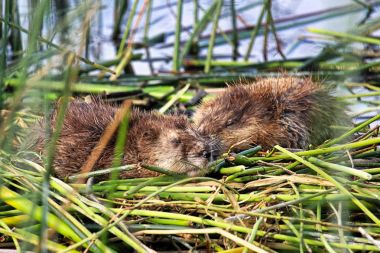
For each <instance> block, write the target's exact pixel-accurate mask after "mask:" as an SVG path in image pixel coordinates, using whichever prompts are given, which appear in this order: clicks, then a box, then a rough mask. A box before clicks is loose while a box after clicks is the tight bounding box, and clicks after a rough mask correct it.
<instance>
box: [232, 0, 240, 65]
mask: <svg viewBox="0 0 380 253" xmlns="http://www.w3.org/2000/svg"><path fill="white" fill-rule="evenodd" d="M230 7H231V22H232V60H233V61H236V60H237V58H238V56H239V36H238V30H237V22H236V20H237V17H236V9H235V0H230Z"/></svg>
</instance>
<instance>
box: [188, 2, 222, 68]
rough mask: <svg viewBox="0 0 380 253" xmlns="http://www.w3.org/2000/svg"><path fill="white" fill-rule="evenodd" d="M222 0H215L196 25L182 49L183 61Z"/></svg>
mask: <svg viewBox="0 0 380 253" xmlns="http://www.w3.org/2000/svg"><path fill="white" fill-rule="evenodd" d="M219 2H220V0H214V1H213V2H212V4H211V5H210V8H208V10H207V11H206V12H205V13H204V14H203V17H202V18H201V20H199V22H198V23H197V24H196V25H195V27H194V30H193V32H192V34H191V35H190V38H189V39H188V40H187V42H186V43H185V45H184V47H183V50H182V56H181V62H183V60H184V59H185V57H186V56H187V54H188V53H189V51H190V48H191V46H192V44H193V42H194V40H195V38H197V37H198V36H199V34H200V33H201V32H202V31H203V30H204V28H205V27H206V25H207V23H208V21H209V20H211V15H212V14H213V13H214V11H215V8H216V7H217V5H218V4H219Z"/></svg>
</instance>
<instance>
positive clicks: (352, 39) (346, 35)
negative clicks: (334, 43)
mask: <svg viewBox="0 0 380 253" xmlns="http://www.w3.org/2000/svg"><path fill="white" fill-rule="evenodd" d="M308 30H309V32H312V33H316V34H322V35H327V36H333V37H335V38H339V39H344V40H345V41H346V42H362V43H366V44H374V45H380V39H376V38H372V37H365V36H359V35H353V34H349V33H343V32H335V31H328V30H324V29H316V28H309V29H308Z"/></svg>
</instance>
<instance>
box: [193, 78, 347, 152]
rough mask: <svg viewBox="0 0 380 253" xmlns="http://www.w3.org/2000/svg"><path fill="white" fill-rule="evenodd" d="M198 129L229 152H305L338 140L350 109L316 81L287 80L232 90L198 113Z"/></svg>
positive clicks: (262, 80) (230, 87)
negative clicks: (337, 129) (259, 148)
mask: <svg viewBox="0 0 380 253" xmlns="http://www.w3.org/2000/svg"><path fill="white" fill-rule="evenodd" d="M193 119H194V122H195V124H196V125H197V126H198V130H199V131H200V132H201V133H203V134H206V135H209V136H214V137H217V138H218V139H219V140H220V142H221V144H222V151H223V152H225V151H227V150H228V149H229V148H231V147H233V148H234V149H235V150H241V149H246V148H249V147H250V146H251V145H262V146H264V147H266V148H269V147H272V146H274V145H276V144H279V145H281V146H284V147H288V148H305V147H306V146H307V145H309V144H313V145H317V144H321V143H322V142H323V141H325V140H327V139H329V138H332V137H333V136H334V131H333V130H332V129H331V128H330V126H331V125H335V124H339V123H347V122H348V121H347V116H346V115H345V113H344V106H343V105H342V104H341V103H339V102H338V101H337V100H336V98H335V97H333V96H331V95H330V94H329V89H328V88H325V87H323V86H321V85H320V84H318V83H315V82H313V81H312V80H311V78H306V77H305V78H301V77H290V76H283V77H277V78H264V79H260V80H258V81H256V82H252V83H240V84H234V85H231V86H229V87H228V88H227V89H226V90H225V91H224V92H223V93H222V94H221V95H219V96H217V97H216V98H215V99H211V100H210V101H207V102H204V103H203V104H201V105H200V107H199V108H198V109H197V110H196V112H195V114H194V118H193Z"/></svg>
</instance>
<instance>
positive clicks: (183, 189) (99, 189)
mask: <svg viewBox="0 0 380 253" xmlns="http://www.w3.org/2000/svg"><path fill="white" fill-rule="evenodd" d="M151 180H155V181H159V180H160V179H156V178H152V179H151ZM151 180H148V181H147V182H148V183H146V184H145V182H144V185H147V186H143V187H141V188H140V187H139V185H138V186H133V185H117V186H116V190H118V191H130V192H128V193H125V195H129V194H133V193H135V192H155V191H158V190H159V189H161V188H162V187H161V186H150V183H152V181H151ZM136 187H138V190H137V191H136V190H133V191H131V190H132V189H135V188H136ZM83 188H84V186H83ZM92 190H93V191H94V192H103V191H104V187H96V185H94V186H93V187H92ZM214 190H215V188H214V187H212V186H174V187H171V188H170V189H168V190H166V192H177V193H181V192H183V193H195V192H199V193H200V192H212V191H214Z"/></svg>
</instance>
